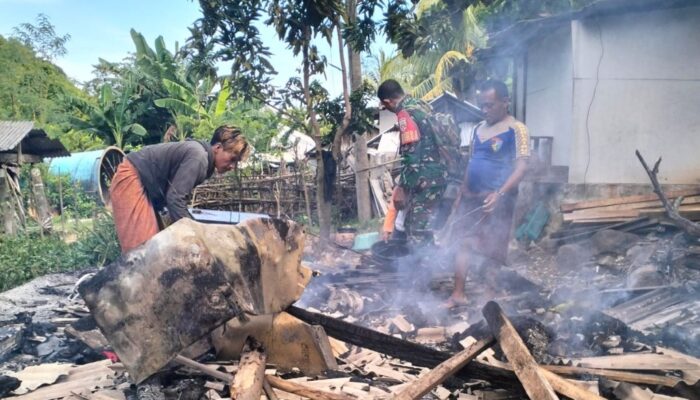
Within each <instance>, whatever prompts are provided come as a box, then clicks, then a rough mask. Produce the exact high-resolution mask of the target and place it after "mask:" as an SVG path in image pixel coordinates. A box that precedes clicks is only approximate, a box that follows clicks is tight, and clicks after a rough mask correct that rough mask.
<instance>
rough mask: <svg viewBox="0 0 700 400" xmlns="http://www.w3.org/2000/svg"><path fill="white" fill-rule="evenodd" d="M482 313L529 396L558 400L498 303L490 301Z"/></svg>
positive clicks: (543, 399)
mask: <svg viewBox="0 0 700 400" xmlns="http://www.w3.org/2000/svg"><path fill="white" fill-rule="evenodd" d="M482 312H483V314H484V318H486V322H487V323H488V324H489V327H490V328H491V332H492V333H493V335H494V336H495V337H496V338H497V339H498V344H499V345H500V346H501V349H503V352H504V353H505V355H506V357H508V362H509V363H510V364H511V366H512V367H513V370H514V371H515V374H516V375H517V376H518V379H520V382H521V383H522V384H523V387H524V388H525V392H526V393H527V394H528V396H529V397H530V398H531V399H538V400H539V399H542V400H546V399H551V400H556V399H558V397H557V395H556V394H555V393H554V389H553V388H552V385H551V384H550V383H549V381H547V379H546V378H545V377H544V374H543V373H542V372H541V371H540V369H539V367H538V365H537V362H535V359H534V358H532V355H531V354H530V352H529V351H528V350H527V347H526V346H525V343H524V342H523V340H522V339H521V338H520V336H519V335H518V332H517V331H516V330H515V328H514V327H513V324H511V323H510V321H509V320H508V317H506V315H505V314H504V313H503V310H501V307H500V306H499V305H498V304H497V303H495V302H493V301H489V302H488V303H486V305H485V306H484V309H483V311H482Z"/></svg>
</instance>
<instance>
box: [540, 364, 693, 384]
mask: <svg viewBox="0 0 700 400" xmlns="http://www.w3.org/2000/svg"><path fill="white" fill-rule="evenodd" d="M542 368H544V369H546V370H547V371H550V372H554V373H556V374H559V375H567V376H581V375H588V376H595V377H598V378H606V379H611V380H614V381H621V382H630V383H641V384H644V385H651V386H656V385H660V386H666V387H669V388H675V387H676V385H678V384H679V383H681V382H683V381H682V380H681V379H680V378H677V377H674V376H661V375H653V374H642V373H638V372H627V371H616V370H610V369H597V368H584V367H569V366H564V365H543V366H542Z"/></svg>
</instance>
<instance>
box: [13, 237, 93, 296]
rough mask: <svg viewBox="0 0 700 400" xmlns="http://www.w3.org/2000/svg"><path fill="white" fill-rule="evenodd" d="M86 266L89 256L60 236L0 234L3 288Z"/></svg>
mask: <svg viewBox="0 0 700 400" xmlns="http://www.w3.org/2000/svg"><path fill="white" fill-rule="evenodd" d="M83 266H85V257H84V256H83V255H81V254H80V252H79V251H77V249H76V248H75V246H73V245H70V244H67V243H65V242H64V241H63V240H62V239H61V238H60V237H58V236H55V235H50V236H45V237H40V236H38V235H18V236H0V290H7V289H10V288H12V287H15V286H17V285H20V284H22V283H24V282H26V281H29V280H31V279H34V278H36V277H37V276H41V275H46V274H50V273H55V272H62V271H71V270H75V269H78V268H81V267H83Z"/></svg>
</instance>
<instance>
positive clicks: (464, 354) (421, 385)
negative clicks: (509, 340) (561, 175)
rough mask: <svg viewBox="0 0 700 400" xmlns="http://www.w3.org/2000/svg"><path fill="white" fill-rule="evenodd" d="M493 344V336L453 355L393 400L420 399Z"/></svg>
mask: <svg viewBox="0 0 700 400" xmlns="http://www.w3.org/2000/svg"><path fill="white" fill-rule="evenodd" d="M495 342H496V341H495V340H494V338H493V336H489V337H487V338H486V339H481V340H479V341H478V342H476V343H474V344H472V345H471V346H469V347H467V348H466V349H464V350H462V351H460V352H459V353H457V354H455V355H454V356H453V357H452V358H450V359H449V360H446V361H445V362H443V363H441V364H440V365H438V366H437V367H435V368H433V369H432V370H431V371H430V372H428V373H427V374H425V375H423V376H422V377H421V378H419V379H418V380H416V381H415V382H413V383H412V384H411V385H410V386H408V387H407V388H406V389H404V390H402V391H401V392H399V393H398V394H397V395H396V397H394V400H409V399H410V400H415V399H420V398H421V397H423V396H424V395H426V394H427V393H428V392H430V391H431V390H432V389H433V388H435V386H437V385H439V384H441V383H442V382H444V381H445V380H446V379H447V378H449V377H450V376H452V375H454V374H455V373H456V372H457V371H459V370H460V369H462V368H463V367H464V366H465V365H467V364H468V363H469V362H470V361H471V360H473V359H474V358H476V356H478V355H479V354H480V353H481V352H482V351H484V350H486V349H487V348H489V347H491V345H493V344H494V343H495Z"/></svg>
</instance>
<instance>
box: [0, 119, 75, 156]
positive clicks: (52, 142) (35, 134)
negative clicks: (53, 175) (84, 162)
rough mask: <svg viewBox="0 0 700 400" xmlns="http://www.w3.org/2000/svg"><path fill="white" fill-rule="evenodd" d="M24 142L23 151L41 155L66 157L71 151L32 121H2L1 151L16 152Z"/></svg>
mask: <svg viewBox="0 0 700 400" xmlns="http://www.w3.org/2000/svg"><path fill="white" fill-rule="evenodd" d="M20 143H22V153H24V154H33V155H36V156H40V157H65V156H69V155H70V152H68V150H66V148H65V147H64V146H63V143H61V142H60V141H59V140H57V139H51V138H49V137H48V135H47V134H46V132H44V131H43V130H42V129H34V123H33V122H32V121H0V151H12V152H14V151H15V149H16V148H17V145H19V144H20Z"/></svg>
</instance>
